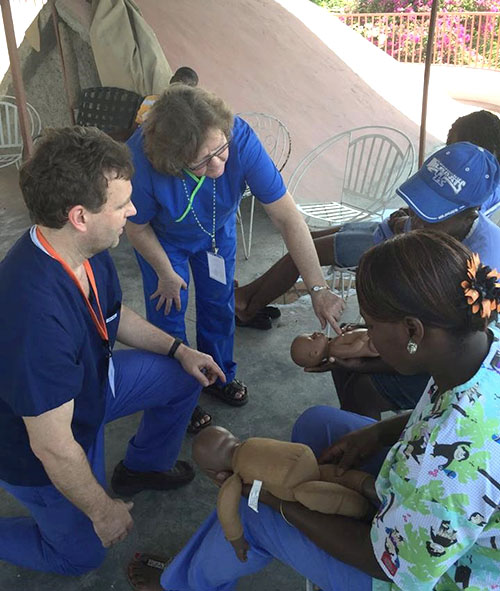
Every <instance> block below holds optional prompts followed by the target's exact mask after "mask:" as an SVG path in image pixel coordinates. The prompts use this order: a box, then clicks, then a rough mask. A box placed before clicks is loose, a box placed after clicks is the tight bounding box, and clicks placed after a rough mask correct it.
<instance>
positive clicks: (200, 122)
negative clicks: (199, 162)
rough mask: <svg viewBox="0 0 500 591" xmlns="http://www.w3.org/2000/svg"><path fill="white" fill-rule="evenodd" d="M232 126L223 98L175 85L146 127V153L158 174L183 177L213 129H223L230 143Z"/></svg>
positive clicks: (153, 109) (159, 102)
mask: <svg viewBox="0 0 500 591" xmlns="http://www.w3.org/2000/svg"><path fill="white" fill-rule="evenodd" d="M232 127H233V114H232V112H231V110H230V108H229V107H228V105H227V104H226V103H225V102H224V101H223V100H222V99H220V98H219V97H217V96H216V95H215V94H213V93H211V92H208V91H207V90H204V89H203V88H199V87H192V86H187V85H185V84H178V83H176V84H172V85H171V86H169V87H168V88H167V90H166V91H165V92H164V93H163V95H162V96H161V97H160V98H159V99H158V100H157V101H156V103H155V104H154V105H153V107H152V108H151V111H150V113H149V115H148V118H147V120H146V122H145V123H144V125H143V133H144V151H145V153H146V156H147V157H148V158H149V161H150V162H151V164H152V165H153V167H154V168H155V169H156V170H157V171H158V172H161V173H163V174H167V175H174V176H182V169H183V168H184V167H185V166H186V165H187V163H189V162H193V161H194V160H195V159H196V158H197V156H198V153H199V151H200V148H201V146H202V144H203V142H204V141H205V140H206V137H207V133H208V131H209V130H210V129H220V130H221V131H222V132H223V133H224V135H225V136H226V138H227V139H228V140H229V139H230V136H231V130H232Z"/></svg>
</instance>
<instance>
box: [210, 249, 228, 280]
mask: <svg viewBox="0 0 500 591" xmlns="http://www.w3.org/2000/svg"><path fill="white" fill-rule="evenodd" d="M207 260H208V275H209V277H210V279H215V281H218V282H219V283H222V285H226V262H225V261H224V259H223V257H221V256H220V255H218V254H215V253H213V252H210V251H207Z"/></svg>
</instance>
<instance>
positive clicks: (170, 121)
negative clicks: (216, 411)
mask: <svg viewBox="0 0 500 591" xmlns="http://www.w3.org/2000/svg"><path fill="white" fill-rule="evenodd" d="M128 144H129V147H130V149H131V151H132V154H133V159H134V166H135V175H134V177H133V179H132V184H133V194H132V199H133V202H134V205H135V207H136V209H137V215H136V216H134V217H132V218H129V222H128V223H127V234H128V237H129V239H130V241H131V242H132V244H133V246H134V248H135V250H136V253H137V259H138V261H139V266H140V268H141V272H142V276H143V282H144V297H145V302H146V313H147V318H148V320H149V321H150V322H152V323H153V324H155V325H156V326H159V327H160V328H163V329H164V330H166V331H168V332H169V333H170V334H172V335H175V336H177V337H179V338H180V339H182V340H183V341H184V342H186V332H185V323H184V315H185V311H186V306H187V301H188V286H189V279H190V275H189V269H191V274H192V276H193V280H194V283H195V288H196V319H197V322H196V329H197V346H198V349H199V350H200V351H203V352H205V353H208V354H210V355H212V357H213V358H214V360H215V361H216V362H217V363H218V364H219V365H220V367H221V368H222V369H223V371H224V373H225V376H226V383H225V384H223V383H221V382H218V383H216V384H214V385H212V386H210V387H208V388H206V389H205V392H207V393H209V394H212V395H215V396H217V397H218V398H220V399H221V400H223V401H224V402H226V403H227V404H231V405H234V406H242V405H243V404H245V403H246V402H247V400H248V394H247V388H246V386H245V385H244V384H243V383H242V382H241V381H240V380H238V379H236V363H235V362H234V361H233V341H234V328H235V310H234V283H233V279H234V271H235V262H236V212H237V209H238V205H239V203H240V200H241V195H242V193H243V191H244V188H245V186H246V184H248V186H249V187H250V189H251V191H252V193H253V194H254V195H255V196H256V197H257V199H259V201H261V203H262V204H263V206H264V208H265V210H266V212H267V213H268V215H269V216H270V218H271V220H272V221H273V222H274V224H275V225H276V226H277V228H278V229H279V231H280V232H281V234H282V235H283V238H284V240H285V242H286V244H287V246H288V249H289V251H290V254H291V256H292V257H293V259H294V261H295V263H296V265H297V267H298V269H299V271H300V273H301V275H302V277H303V278H304V281H305V283H306V285H307V287H308V288H309V290H310V291H311V294H312V303H313V307H314V311H315V313H316V315H317V317H318V319H319V321H320V323H321V326H322V327H325V326H326V324H327V323H329V324H331V325H332V326H333V327H334V328H336V327H337V324H336V322H337V320H338V318H339V316H340V313H341V311H342V309H343V302H342V301H341V300H340V298H338V297H337V296H335V295H334V294H333V293H332V292H331V291H330V290H329V289H328V287H327V284H326V282H325V279H324V277H323V274H322V271H321V268H320V266H319V261H318V257H317V254H316V251H315V249H314V245H313V242H312V239H311V236H310V233H309V231H308V229H307V226H306V224H305V222H304V220H303V219H302V216H301V215H300V214H299V212H298V211H297V209H296V207H295V203H294V201H293V199H292V197H291V196H290V194H289V193H288V192H287V190H286V187H285V185H284V183H283V179H282V178H281V175H280V173H279V172H278V170H277V169H276V167H275V166H274V164H273V162H272V160H271V158H270V157H269V155H268V154H267V153H266V151H265V149H264V147H263V146H262V144H261V143H260V141H259V139H258V138H257V136H256V135H255V133H254V132H253V131H252V129H251V128H250V127H249V125H248V124H247V123H246V122H245V121H243V120H242V119H240V118H239V117H234V116H233V114H232V113H231V111H230V109H229V107H228V106H227V105H226V104H225V103H224V101H222V100H221V99H220V98H218V97H217V96H215V95H213V94H212V93H209V92H207V91H206V90H204V89H202V88H199V87H196V88H193V87H189V86H186V85H183V84H175V85H172V86H170V87H169V88H168V89H167V90H166V92H165V93H164V94H163V95H162V96H161V97H160V98H159V99H158V101H157V102H156V103H155V104H154V106H153V107H152V109H151V111H150V114H149V116H148V118H147V120H146V122H145V124H144V126H143V127H141V128H139V129H138V130H137V131H136V132H135V133H134V135H133V136H132V137H131V138H130V140H129V142H128ZM206 424H208V423H206Z"/></svg>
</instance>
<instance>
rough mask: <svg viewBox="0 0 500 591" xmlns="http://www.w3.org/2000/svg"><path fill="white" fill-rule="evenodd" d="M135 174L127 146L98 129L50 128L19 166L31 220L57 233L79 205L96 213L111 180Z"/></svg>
mask: <svg viewBox="0 0 500 591" xmlns="http://www.w3.org/2000/svg"><path fill="white" fill-rule="evenodd" d="M133 172H134V168H133V165H132V159H131V157H130V152H129V150H128V148H127V146H125V145H124V144H120V143H118V142H115V140H113V139H111V138H110V137H109V136H108V135H106V134H105V133H104V132H103V131H100V130H99V129H97V128H96V127H79V126H75V127H64V128H61V129H46V130H45V131H44V132H43V134H42V136H41V138H40V139H39V140H38V141H37V142H36V144H35V152H34V154H33V156H32V157H31V158H30V159H29V160H28V161H27V162H25V163H24V164H23V166H22V167H21V170H20V172H19V185H20V187H21V191H22V193H23V198H24V202H25V203H26V206H27V208H28V210H29V212H30V216H31V219H32V220H33V221H34V222H35V223H37V224H42V225H43V226H46V227H48V228H55V229H59V228H62V227H63V226H64V224H65V223H66V222H67V221H68V212H69V210H70V209H71V208H72V207H74V206H75V205H83V206H84V207H85V208H86V209H88V210H89V211H91V212H93V213H97V212H98V211H99V210H100V209H101V208H102V207H103V205H104V204H105V203H106V200H107V189H108V181H109V180H110V177H111V178H120V179H126V180H129V179H130V178H132V175H133Z"/></svg>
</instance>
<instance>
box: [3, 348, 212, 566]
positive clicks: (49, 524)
mask: <svg viewBox="0 0 500 591" xmlns="http://www.w3.org/2000/svg"><path fill="white" fill-rule="evenodd" d="M113 361H114V365H115V397H113V395H112V394H111V390H110V389H109V391H108V397H107V401H106V414H105V418H104V422H103V424H102V425H101V428H100V430H99V432H98V434H97V437H96V440H95V442H94V444H93V445H92V447H91V448H90V450H89V451H88V453H87V458H88V460H89V464H90V466H91V468H92V472H93V474H94V476H95V477H96V479H97V480H98V481H99V483H100V484H101V485H102V486H103V487H104V488H105V487H106V478H105V465H104V459H105V458H104V425H105V423H109V422H111V421H114V420H115V419H118V418H120V417H124V416H127V415H130V414H132V413H135V412H138V411H141V410H144V415H143V418H142V421H141V423H140V425H139V428H138V430H137V432H136V434H135V435H134V436H133V437H132V439H131V440H130V442H129V444H128V448H127V452H126V456H125V460H124V463H125V465H126V466H127V467H128V468H130V469H132V470H139V471H150V470H169V469H170V468H172V467H173V466H174V464H175V461H176V460H177V456H178V454H179V451H180V448H181V445H182V441H183V439H184V435H185V432H186V427H187V424H188V422H189V419H190V417H191V413H192V411H193V409H194V407H195V405H196V402H197V400H198V396H199V393H200V388H201V386H200V385H199V384H198V382H197V381H196V380H195V379H194V378H192V377H191V376H189V375H188V374H186V372H185V371H184V370H183V369H182V367H181V365H180V364H179V363H178V362H177V361H175V360H173V359H169V358H168V357H165V356H164V355H156V354H154V353H148V352H145V351H137V350H127V351H117V352H116V353H115V354H114V355H113ZM0 486H1V487H2V488H4V489H5V490H7V491H8V492H10V493H11V494H12V495H13V496H14V497H16V499H18V501H20V502H21V503H22V504H23V505H24V506H25V507H26V508H27V509H28V510H29V512H30V513H31V517H4V518H0V560H6V561H8V562H11V563H13V564H16V565H18V566H22V567H26V568H31V569H34V570H39V571H45V572H56V573H60V574H66V575H80V574H83V573H85V572H88V571H89V570H92V569H94V568H97V567H98V566H99V565H100V564H101V562H102V561H103V560H104V557H105V555H106V549H105V548H104V547H103V545H102V544H101V541H100V540H99V538H98V537H97V535H96V534H95V532H94V528H93V526H92V522H91V521H90V520H89V518H88V517H87V516H86V515H84V513H82V512H81V511H80V510H79V509H77V508H76V507H75V506H74V505H73V504H71V503H70V502H69V501H68V500H67V499H66V497H64V496H63V495H62V494H61V493H60V492H59V491H58V490H57V489H56V488H55V487H54V486H52V485H46V486H33V487H31V486H29V487H28V486H13V485H11V484H8V483H7V482H2V481H0Z"/></svg>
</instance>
